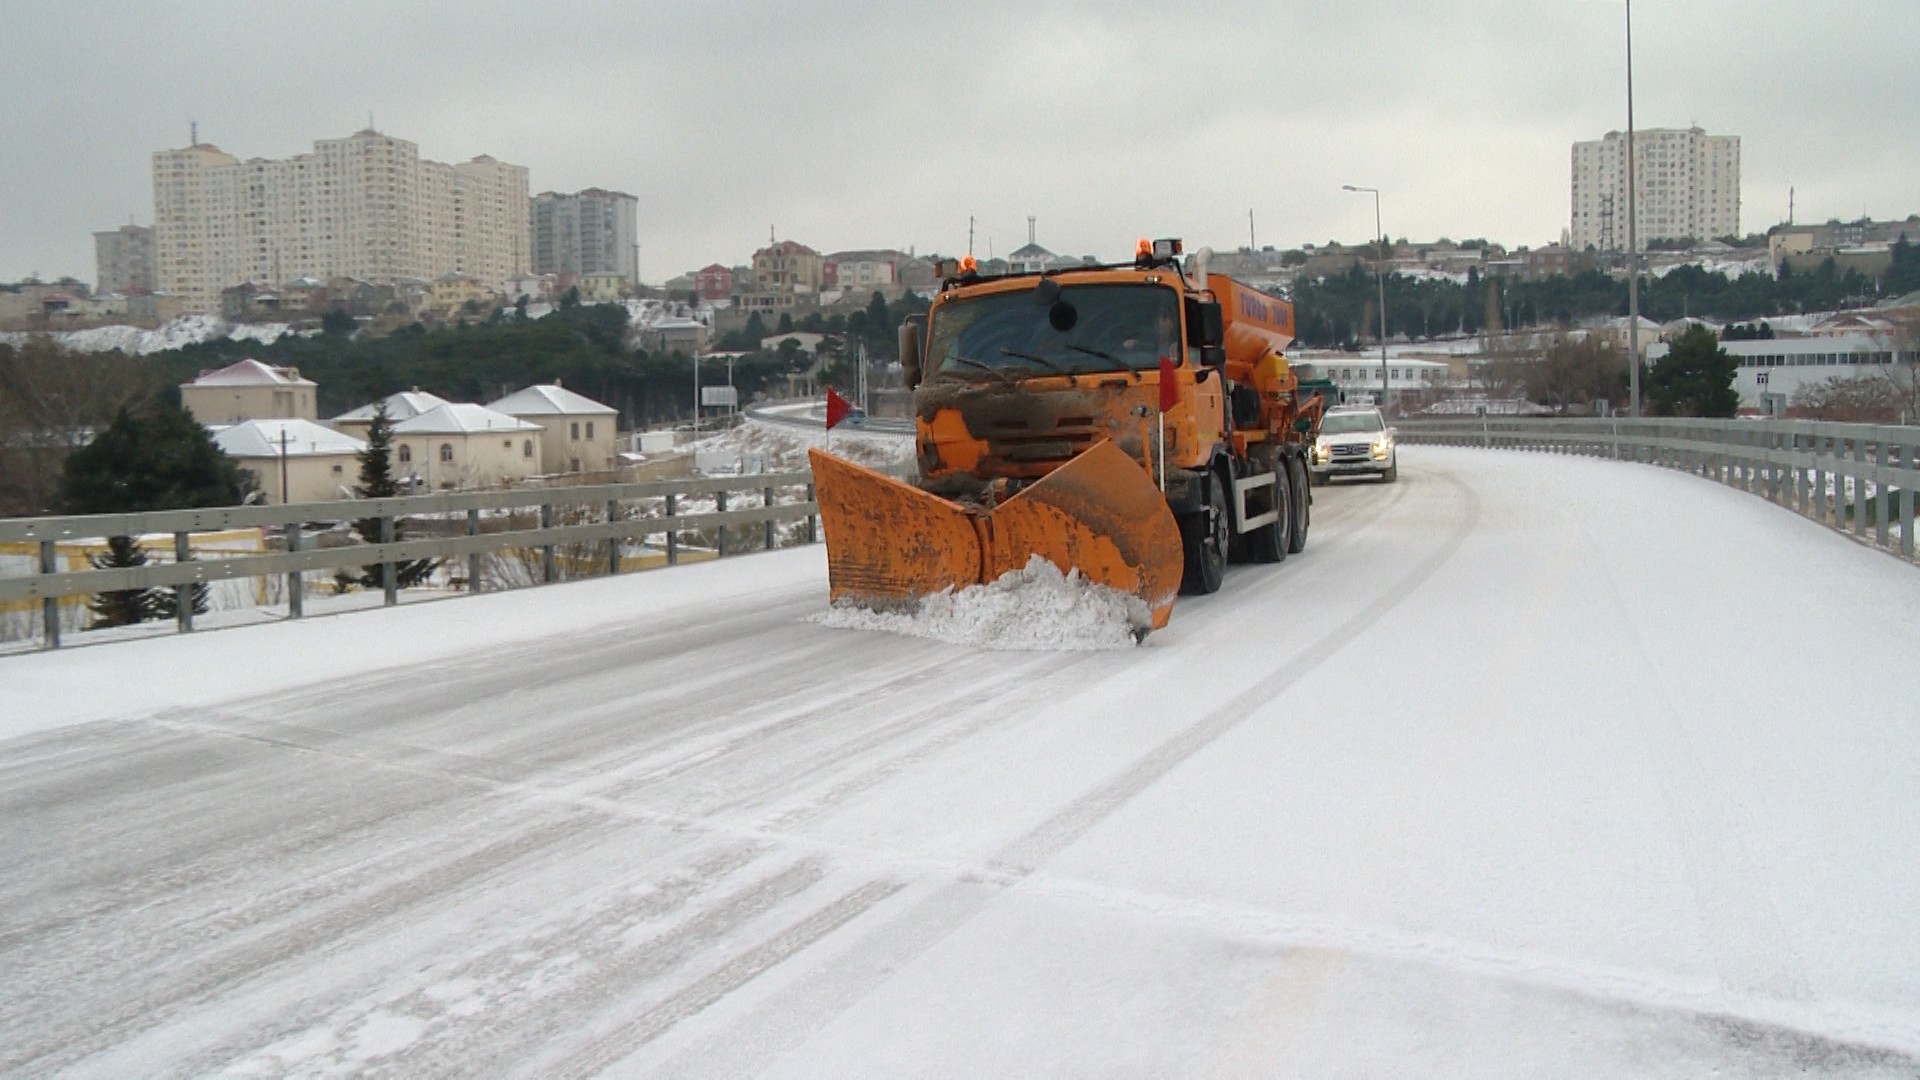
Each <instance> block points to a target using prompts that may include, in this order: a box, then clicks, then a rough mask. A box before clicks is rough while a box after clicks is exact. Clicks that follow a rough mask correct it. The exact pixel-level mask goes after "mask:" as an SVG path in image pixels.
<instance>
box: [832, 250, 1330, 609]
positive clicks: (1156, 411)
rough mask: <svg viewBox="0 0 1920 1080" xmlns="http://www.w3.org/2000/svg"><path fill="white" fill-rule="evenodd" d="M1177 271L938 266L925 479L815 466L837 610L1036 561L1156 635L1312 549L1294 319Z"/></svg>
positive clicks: (929, 348) (968, 263)
mask: <svg viewBox="0 0 1920 1080" xmlns="http://www.w3.org/2000/svg"><path fill="white" fill-rule="evenodd" d="M1181 255H1182V251H1181V245H1180V242H1179V241H1177V240H1158V241H1151V242H1149V241H1146V240H1142V241H1140V244H1139V247H1138V251H1137V254H1136V257H1135V259H1134V261H1133V262H1131V263H1123V264H1108V265H1086V266H1075V267H1072V268H1069V269H1062V270H1047V271H1044V272H1034V273H1010V274H1003V275H984V274H981V273H979V272H978V270H977V268H976V266H975V264H974V262H973V260H972V258H971V257H969V258H967V259H964V260H960V261H958V262H957V263H956V262H946V263H943V264H942V266H941V267H940V273H941V285H940V290H939V293H938V295H937V296H936V297H935V299H934V302H933V305H932V307H931V308H930V309H929V310H928V312H927V313H926V315H925V316H924V317H915V318H913V319H909V320H908V321H907V322H906V323H905V324H903V325H902V326H901V328H900V358H901V365H902V368H903V369H904V373H905V379H906V384H907V386H908V387H910V388H912V390H913V408H914V419H915V423H914V427H915V452H916V462H915V464H916V466H917V476H916V477H915V478H914V479H913V481H912V482H906V481H902V480H899V479H895V478H894V477H892V476H888V475H886V474H883V473H880V472H876V471H874V470H870V469H867V468H864V467H862V466H859V465H856V464H854V463H853V462H850V461H847V460H845V459H842V458H839V457H836V456H834V455H832V454H829V453H826V452H824V451H821V450H818V449H815V450H813V451H811V452H810V457H811V459H812V465H813V475H814V484H815V490H816V493H817V499H818V503H819V510H820V522H821V526H822V529H823V530H824V532H825V538H826V544H827V565H828V589H829V593H830V596H831V598H832V600H833V601H835V602H840V601H852V602H854V603H856V604H858V605H861V606H865V607H870V608H875V609H879V610H890V609H902V608H907V609H910V608H912V607H913V606H914V605H915V604H917V602H918V601H919V599H920V598H922V597H924V596H927V595H929V594H933V593H937V592H939V591H941V590H943V589H949V588H953V589H958V588H962V587H965V586H968V585H976V584H984V583H988V582H992V581H994V580H995V579H997V578H998V577H1000V576H1001V575H1002V574H1004V573H1006V572H1008V571H1012V570H1020V569H1022V568H1023V567H1025V566H1026V565H1027V564H1028V561H1029V559H1030V558H1032V557H1033V556H1035V555H1039V556H1041V557H1043V558H1045V559H1047V560H1048V561H1050V562H1052V563H1053V564H1054V565H1055V566H1057V567H1059V568H1060V569H1061V571H1063V572H1068V571H1075V570H1077V571H1079V572H1080V573H1081V574H1082V575H1084V576H1085V577H1086V578H1087V579H1088V580H1090V581H1093V582H1096V583H1098V584H1102V585H1106V586H1109V587H1111V588H1115V589H1118V590H1121V591H1123V592H1127V593H1131V594H1133V595H1135V596H1137V597H1138V598H1139V599H1140V601H1141V602H1142V603H1141V605H1139V609H1138V610H1139V611H1140V612H1141V613H1142V614H1141V617H1140V618H1139V620H1138V622H1137V624H1136V626H1135V631H1136V633H1137V634H1139V635H1141V636H1144V635H1145V634H1146V632H1147V631H1148V630H1150V629H1158V628H1161V627H1164V626H1165V625H1166V624H1167V620H1168V617H1169V616H1170V615H1171V613H1172V610H1173V604H1174V598H1175V596H1176V594H1178V593H1181V592H1186V593H1189V594H1204V593H1211V592H1214V591H1216V590H1218V589H1219V588H1220V585H1221V579H1222V576H1223V573H1224V569H1225V566H1226V564H1227V562H1228V561H1229V560H1230V559H1232V560H1245V561H1250V562H1265V563H1277V562H1279V561H1281V560H1283V559H1285V558H1286V557H1287V555H1288V554H1289V553H1291V552H1297V551H1299V550H1300V549H1301V548H1302V547H1304V546H1305V544H1306V542H1307V528H1308V523H1309V508H1310V500H1311V494H1310V491H1309V488H1308V481H1307V465H1308V463H1307V452H1308V448H1309V447H1311V446H1312V445H1313V442H1314V437H1315V435H1316V433H1317V427H1318V424H1319V418H1320V415H1321V412H1322V411H1323V409H1324V405H1325V401H1326V397H1325V395H1324V393H1321V392H1316V391H1314V390H1313V389H1312V388H1306V387H1302V385H1301V383H1300V380H1299V378H1298V377H1297V376H1296V375H1295V374H1294V372H1293V371H1292V369H1291V367H1290V365H1289V364H1288V362H1287V359H1286V356H1285V352H1284V350H1285V349H1286V347H1287V346H1288V345H1289V344H1290V343H1291V342H1292V341H1293V336H1294V322H1293V307H1292V305H1291V304H1289V303H1288V302H1287V301H1285V300H1282V299H1279V298H1277V297H1274V296H1270V295H1267V294H1265V293H1262V292H1259V291H1258V290H1256V289H1254V288H1252V287H1251V286H1248V285H1246V284H1243V283H1241V282H1238V281H1235V280H1233V279H1231V278H1228V277H1226V276H1224V275H1219V274H1209V273H1208V272H1207V269H1206V261H1207V258H1206V256H1207V253H1206V252H1204V251H1203V252H1201V253H1200V254H1198V255H1197V256H1195V257H1194V258H1193V259H1192V260H1191V263H1190V265H1187V266H1184V267H1183V265H1182V259H1181Z"/></svg>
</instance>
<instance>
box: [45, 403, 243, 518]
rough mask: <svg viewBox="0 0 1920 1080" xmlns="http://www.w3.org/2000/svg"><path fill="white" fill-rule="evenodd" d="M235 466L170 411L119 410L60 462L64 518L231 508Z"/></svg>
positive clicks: (156, 407) (182, 413)
mask: <svg viewBox="0 0 1920 1080" xmlns="http://www.w3.org/2000/svg"><path fill="white" fill-rule="evenodd" d="M240 483H241V480H240V467H239V466H238V465H237V464H235V463H234V460H233V459H232V458H230V457H228V456H227V455H226V454H225V453H223V452H222V451H221V449H220V447H219V446H217V445H215V443H214V441H213V437H212V436H211V435H208V434H207V429H206V428H204V427H201V426H200V424H199V422H198V421H196V420H194V418H193V416H192V415H191V414H189V413H188V412H187V411H186V410H185V409H182V408H180V407H179V406H178V405H170V404H168V403H166V402H163V401H155V402H152V403H150V404H148V405H147V406H145V407H144V408H141V409H138V410H135V409H131V408H126V407H122V408H121V409H120V411H119V413H118V414H116V415H115V416H114V418H113V423H111V424H109V425H107V428H106V430H105V431H102V432H101V433H100V434H99V435H97V436H95V438H94V440H93V441H92V442H90V443H88V444H87V445H86V446H84V447H81V448H80V449H78V450H76V451H74V452H73V454H72V455H70V456H69V457H68V458H67V462H66V469H65V473H64V475H63V476H62V479H61V486H60V490H61V502H62V503H63V504H64V505H65V507H66V510H67V512H68V513H70V514H133V513H141V512H144V511H149V510H187V509H193V508H195V507H202V506H232V505H235V504H237V503H238V502H239V501H240Z"/></svg>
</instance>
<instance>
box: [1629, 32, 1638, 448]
mask: <svg viewBox="0 0 1920 1080" xmlns="http://www.w3.org/2000/svg"><path fill="white" fill-rule="evenodd" d="M1639 186H1640V177H1639V176H1638V175H1637V174H1636V173H1635V172H1634V168H1633V0H1627V385H1628V391H1627V399H1628V409H1629V410H1630V412H1629V415H1631V416H1633V417H1635V418H1638V417H1639V415H1640V215H1639V214H1638V213H1636V212H1635V210H1634V189H1635V188H1637V187H1639Z"/></svg>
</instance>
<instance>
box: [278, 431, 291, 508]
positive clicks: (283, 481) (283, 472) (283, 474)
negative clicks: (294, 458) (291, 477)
mask: <svg viewBox="0 0 1920 1080" xmlns="http://www.w3.org/2000/svg"><path fill="white" fill-rule="evenodd" d="M291 501H292V500H291V499H289V498H287V429H286V428H284V427H282V428H281V429H280V505H281V506H285V505H287V503H289V502H291Z"/></svg>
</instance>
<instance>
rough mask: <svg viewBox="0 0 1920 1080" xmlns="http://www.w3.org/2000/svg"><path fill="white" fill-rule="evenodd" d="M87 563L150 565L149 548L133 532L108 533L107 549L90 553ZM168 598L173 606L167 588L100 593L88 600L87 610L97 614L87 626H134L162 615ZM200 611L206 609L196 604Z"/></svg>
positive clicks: (108, 566) (112, 566) (99, 567)
mask: <svg viewBox="0 0 1920 1080" xmlns="http://www.w3.org/2000/svg"><path fill="white" fill-rule="evenodd" d="M87 564H88V565H89V566H91V567H93V568H94V569H95V570H124V569H129V568H131V567H135V566H145V565H147V550H146V549H145V548H143V547H141V546H140V544H139V542H138V541H136V540H135V539H134V538H133V537H131V536H109V537H107V550H105V551H103V552H100V553H99V554H97V555H89V556H87ZM163 597H165V598H166V599H167V601H168V602H169V603H168V607H169V608H171V607H172V605H171V600H172V597H171V596H169V595H168V594H167V591H166V590H164V589H114V590H112V591H109V592H103V593H99V594H96V595H94V596H92V597H90V598H88V600H87V610H88V611H89V612H91V613H92V615H93V618H92V619H90V620H88V622H87V629H89V630H104V629H106V628H107V627H109V626H132V625H133V624H134V623H141V622H146V621H148V620H149V619H157V618H162V617H163V615H162V613H161V609H160V604H161V600H162V598H163ZM195 610H196V611H198V610H204V609H201V608H198V607H196V609H195Z"/></svg>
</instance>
